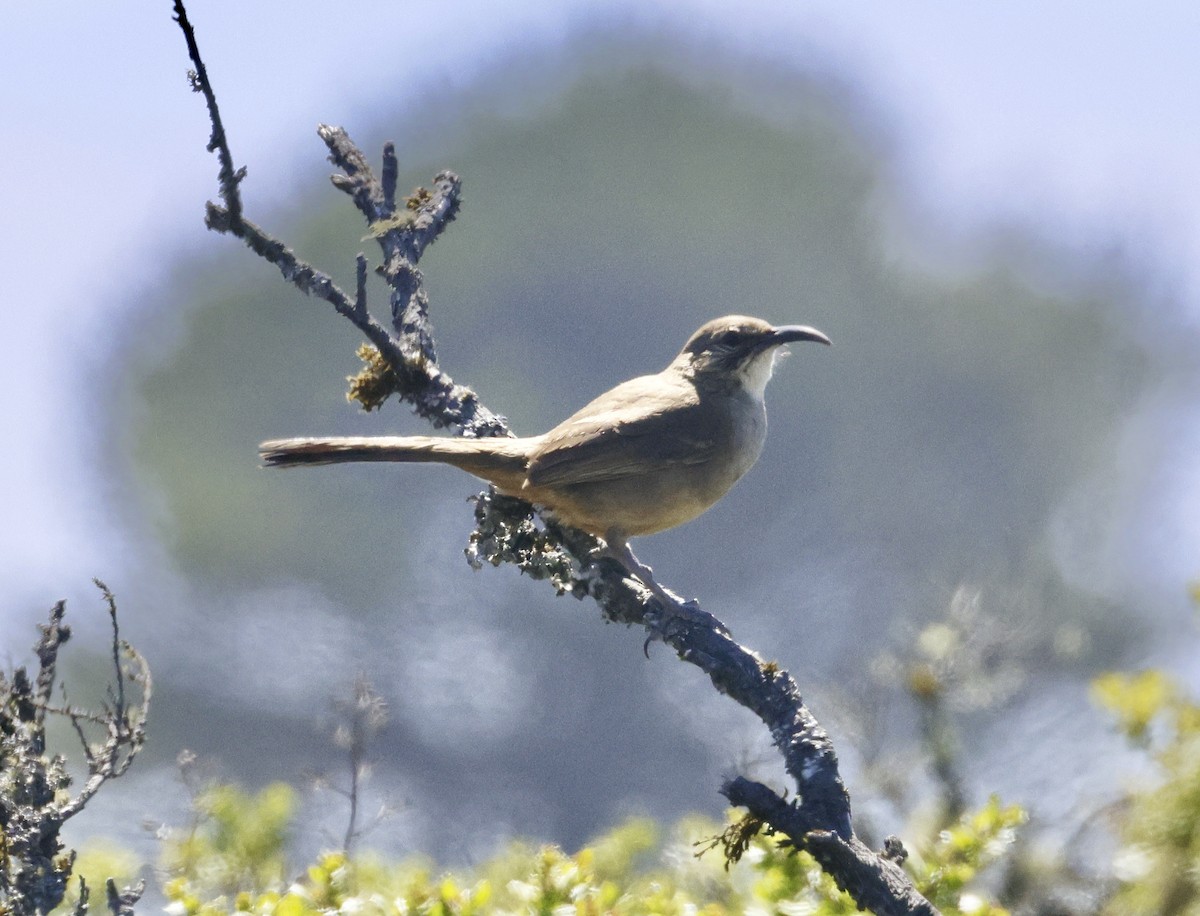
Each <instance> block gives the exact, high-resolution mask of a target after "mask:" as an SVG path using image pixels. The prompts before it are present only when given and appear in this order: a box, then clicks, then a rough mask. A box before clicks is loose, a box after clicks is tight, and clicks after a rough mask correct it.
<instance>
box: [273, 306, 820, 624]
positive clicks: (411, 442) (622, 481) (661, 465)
mask: <svg viewBox="0 0 1200 916" xmlns="http://www.w3.org/2000/svg"><path fill="white" fill-rule="evenodd" d="M800 340H815V341H819V342H820V343H823V344H828V343H829V338H828V337H826V336H825V335H824V334H822V333H821V332H820V331H818V330H816V329H814V328H810V327H804V326H801V325H786V326H783V327H772V326H771V325H770V324H768V323H767V322H765V321H763V320H762V319H760V318H748V317H746V316H744V315H727V316H725V317H724V318H716V319H714V320H712V321H710V322H708V324H706V325H704V326H703V327H702V328H700V330H698V331H696V333H695V334H693V335H692V336H691V338H690V339H689V340H688V342H687V343H686V344H684V347H683V349H682V350H681V351H680V353H679V355H678V356H676V357H675V359H674V360H673V361H672V362H671V365H669V366H667V368H666V369H664V370H663V371H662V372H660V373H658V374H657V375H644V376H641V377H639V378H635V379H630V380H629V381H628V382H622V383H621V384H620V385H617V386H616V387H615V388H613V389H612V390H610V391H606V392H605V393H604V394H602V395H600V396H599V397H598V398H596V399H595V400H594V401H592V402H591V403H590V404H588V405H587V406H586V407H584V408H583V409H582V410H580V411H579V412H578V413H576V414H574V415H573V416H571V417H568V418H567V419H566V420H564V421H563V422H562V423H560V424H559V425H558V426H556V427H554V428H553V429H552V430H550V431H549V432H548V433H545V434H544V435H541V436H527V437H523V438H515V439H501V438H490V439H467V438H461V437H460V438H447V437H435V436H380V437H369V438H368V437H356V436H345V437H336V438H323V439H315V438H314V439H276V440H272V441H270V442H264V443H263V444H262V445H260V446H259V452H260V453H261V455H262V458H263V461H264V463H265V464H266V465H267V466H268V467H291V466H295V465H302V464H336V463H339V462H343V461H406V462H407V461H413V462H430V461H432V462H440V463H442V464H450V465H453V466H454V467H457V468H461V469H462V470H464V471H466V472H467V473H469V474H474V475H475V476H476V477H481V478H483V479H484V480H486V481H488V482H489V483H490V484H492V485H493V486H494V487H495V488H496V489H497V490H499V491H500V492H501V493H505V494H508V495H510V496H516V497H519V498H521V499H524V500H527V501H528V502H531V503H535V504H537V505H540V506H544V507H546V508H548V509H550V510H552V511H553V513H554V515H555V516H556V517H557V518H559V519H561V520H562V521H563V522H565V523H566V524H568V525H572V526H574V527H576V528H581V529H583V530H584V531H586V532H588V533H589V534H592V535H595V536H597V537H600V538H603V539H604V542H605V544H606V545H607V548H608V550H607V553H608V555H610V556H612V557H613V558H614V559H617V560H618V561H619V562H621V563H622V564H623V565H624V566H625V567H626V569H628V570H629V571H630V572H631V573H632V574H634V575H636V576H637V577H638V579H640V580H641V581H642V582H643V584H645V585H646V587H647V588H649V589H650V590H651V591H652V592H653V593H654V594H656V595H658V596H659V598H661V599H663V600H664V601H666V602H668V605H674V606H676V607H678V606H679V605H680V601H679V599H678V598H677V597H676V596H674V595H671V594H670V593H668V592H666V591H665V590H664V589H662V588H661V587H660V586H659V585H658V584H657V583H656V582H655V581H654V578H653V576H652V574H651V570H650V568H649V567H647V566H645V565H644V564H642V563H641V562H640V561H639V560H638V559H637V558H636V557H635V556H634V555H633V553H632V551H631V550H630V549H629V543H628V539H629V538H630V537H634V536H637V535H641V534H653V533H654V532H656V531H662V530H664V529H666V528H673V527H674V526H676V525H681V524H683V523H684V522H686V521H690V520H691V519H693V518H695V517H696V516H697V515H700V513H702V512H704V511H705V510H706V509H708V508H709V507H710V506H711V505H713V503H715V502H716V501H717V500H719V499H720V498H721V497H722V496H724V495H725V494H726V493H727V492H728V491H729V488H730V487H732V486H733V485H734V483H736V482H737V480H738V479H739V478H740V477H741V476H742V475H743V474H745V473H746V471H748V470H749V469H750V467H751V465H753V464H754V462H755V461H756V460H758V456H759V453H760V452H761V451H762V447H763V441H764V440H765V439H766V435H767V411H766V406H765V405H764V403H763V391H764V389H765V388H766V386H767V382H768V381H769V380H770V378H771V371H772V369H773V368H774V366H775V360H776V357H777V355H778V353H779V349H778V348H779V347H780V346H782V345H783V344H786V343H791V342H792V341H800ZM667 610H668V612H672V613H673V612H676V610H675V607H670V606H669V607H668V608H667Z"/></svg>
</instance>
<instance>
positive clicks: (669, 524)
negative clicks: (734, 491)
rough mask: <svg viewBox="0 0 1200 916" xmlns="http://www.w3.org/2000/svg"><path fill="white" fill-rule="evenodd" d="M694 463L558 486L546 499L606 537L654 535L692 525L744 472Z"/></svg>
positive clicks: (567, 518) (577, 524)
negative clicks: (610, 533)
mask: <svg viewBox="0 0 1200 916" xmlns="http://www.w3.org/2000/svg"><path fill="white" fill-rule="evenodd" d="M714 464H715V463H707V464H703V465H689V466H681V467H675V468H672V469H670V470H669V471H656V472H650V473H646V474H641V475H638V476H637V477H625V478H621V479H618V480H604V481H594V482H591V483H581V484H573V485H570V486H563V487H558V488H556V492H555V493H554V494H553V496H551V497H549V498H547V499H546V500H545V503H546V505H548V506H550V508H552V509H554V510H555V512H556V513H557V514H558V516H559V517H560V518H562V519H563V521H565V522H566V523H567V524H569V525H573V526H574V527H576V528H582V529H583V530H584V531H588V532H590V533H592V534H595V535H598V536H600V537H604V536H605V535H606V534H608V533H609V532H612V531H614V530H615V531H619V532H621V533H622V534H624V535H625V536H626V537H636V536H638V535H643V534H653V533H655V532H656V531H664V530H666V529H667V528H674V527H675V526H676V525H682V524H683V523H684V522H688V521H691V520H692V519H694V518H695V517H696V516H698V515H700V514H701V513H703V512H704V511H705V510H707V509H708V508H709V507H710V506H712V505H713V503H715V502H716V501H717V500H719V499H720V498H721V497H722V496H724V495H725V494H726V493H727V492H728V491H729V488H730V487H731V486H733V484H734V483H736V482H737V479H738V477H740V476H741V473H743V472H744V469H742V468H738V467H736V466H735V465H731V464H729V463H722V464H721V466H719V467H716V466H713V465H714Z"/></svg>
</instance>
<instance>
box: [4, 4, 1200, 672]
mask: <svg viewBox="0 0 1200 916" xmlns="http://www.w3.org/2000/svg"><path fill="white" fill-rule="evenodd" d="M338 9H345V7H340V8H339V7H337V6H336V5H334V4H317V3H288V4H281V3H260V4H233V3H230V2H228V0H222V2H211V0H210V2H204V0H194V2H193V4H192V7H191V15H192V18H193V20H194V22H195V23H196V25H197V28H198V30H199V35H200V40H201V44H202V47H203V49H204V51H205V55H206V58H207V61H208V64H209V66H210V68H211V70H212V72H213V75H214V78H215V81H216V85H217V89H218V93H219V95H220V99H221V102H222V106H223V111H224V115H225V118H226V121H227V124H228V126H229V128H230V130H231V133H232V136H233V138H234V140H233V144H234V152H235V155H236V156H237V157H238V158H239V161H240V162H241V163H244V164H248V165H249V167H250V170H251V177H250V181H249V182H248V184H247V185H246V194H247V197H248V199H249V205H250V207H251V208H252V210H253V209H257V211H258V212H261V210H262V209H264V208H266V207H270V206H272V205H282V204H286V203H287V201H288V195H289V194H291V193H293V192H295V191H296V190H297V189H298V187H300V186H301V181H302V180H304V181H307V180H308V177H309V176H314V175H316V176H319V175H321V174H322V173H323V171H324V167H323V162H322V152H323V151H322V150H321V148H320V147H319V145H318V143H317V142H316V141H315V138H314V135H313V127H314V125H315V124H316V123H317V122H318V121H331V122H334V123H341V124H344V125H345V126H347V127H348V128H349V129H350V130H351V132H352V133H354V132H355V130H356V128H359V129H360V130H362V131H365V130H366V128H367V127H368V126H369V125H370V124H371V120H372V119H371V112H372V111H374V110H377V109H379V108H380V107H382V106H385V105H394V104H395V103H396V102H398V101H402V100H403V99H405V98H406V97H408V96H409V95H411V94H414V93H422V92H428V91H431V89H432V91H437V90H438V89H439V88H441V87H446V86H450V87H457V86H464V85H467V84H469V83H470V81H471V79H472V77H473V75H474V74H475V73H477V72H478V70H479V68H480V67H482V66H484V65H485V64H486V63H487V62H488V61H489V60H490V59H492V58H494V57H496V56H500V55H507V54H510V53H512V51H513V49H514V48H517V47H529V46H548V45H553V44H555V43H557V42H559V41H561V40H562V39H563V37H564V36H566V35H568V34H570V33H572V32H574V31H576V30H578V29H580V28H582V27H583V26H584V25H586V24H587V23H588V21H589V20H591V19H593V18H599V19H602V20H604V21H605V22H606V23H608V24H609V26H610V27H611V26H612V25H613V24H614V23H623V22H627V23H629V25H630V27H631V28H633V27H640V28H648V29H663V30H673V31H680V32H682V33H685V34H687V35H689V36H691V37H692V38H693V39H694V40H695V41H697V42H713V43H726V42H727V43H732V44H734V45H736V46H738V47H740V48H743V49H752V50H753V51H754V52H756V53H761V54H762V55H764V56H766V57H771V58H782V59H787V60H789V61H802V62H804V65H805V66H807V67H809V68H810V69H811V70H812V71H813V72H815V73H818V74H828V75H829V77H830V78H831V79H833V80H836V81H837V82H839V83H841V84H843V85H845V86H847V87H848V88H849V89H850V91H851V92H853V93H854V94H855V95H856V96H857V97H858V99H859V100H860V102H861V103H862V104H863V105H864V106H865V108H866V109H867V110H868V111H869V112H870V113H871V114H872V115H874V116H876V117H877V118H879V119H880V121H881V123H882V124H883V130H884V135H885V137H886V139H887V142H888V143H889V144H890V145H891V162H892V166H891V167H892V169H893V172H894V174H893V176H892V177H893V178H894V180H895V182H896V185H897V187H898V189H899V193H898V197H899V199H900V200H901V201H903V210H904V212H903V213H901V214H898V215H897V226H898V227H899V228H898V229H897V231H896V232H895V233H894V235H895V237H896V239H897V245H898V246H899V247H902V248H903V250H904V252H905V254H907V255H909V256H912V257H916V258H920V259H925V260H928V261H930V262H931V263H935V264H939V265H941V266H943V267H946V268H947V269H951V268H952V267H953V265H954V264H956V263H961V262H963V261H969V259H970V257H971V254H972V251H973V248H974V245H975V242H976V240H977V239H979V238H980V237H981V236H983V235H986V233H987V231H988V229H989V227H991V226H993V225H995V224H996V223H997V222H1004V221H1016V222H1019V223H1021V224H1022V225H1026V226H1032V227H1035V228H1036V229H1037V231H1038V232H1040V233H1043V234H1045V235H1047V236H1049V237H1051V238H1054V239H1056V240H1057V241H1058V242H1059V243H1060V244H1062V245H1064V246H1065V247H1066V248H1067V249H1078V250H1080V251H1085V252H1086V251H1095V250H1101V251H1102V250H1107V249H1109V248H1117V249H1121V250H1123V251H1125V252H1127V253H1128V255H1129V256H1130V257H1132V258H1133V260H1134V261H1135V263H1140V264H1142V265H1144V267H1145V269H1146V270H1147V272H1148V275H1149V276H1150V277H1151V278H1153V279H1152V283H1153V284H1154V285H1155V286H1156V287H1159V288H1161V292H1162V296H1163V300H1162V301H1163V314H1162V315H1160V316H1157V317H1156V321H1155V323H1154V326H1155V327H1156V328H1159V329H1160V330H1161V329H1162V328H1167V329H1171V328H1176V329H1178V330H1179V331H1180V332H1181V333H1183V334H1184V335H1185V337H1184V339H1187V335H1195V334H1196V333H1197V330H1198V329H1200V266H1198V265H1200V180H1198V179H1197V163H1200V119H1197V118H1196V117H1195V99H1197V98H1200V59H1198V58H1197V55H1196V53H1195V46H1196V39H1197V36H1198V35H1200V7H1196V6H1195V5H1193V4H1190V3H1185V2H1173V3H1169V2H1161V3H1154V4H1147V5H1143V6H1140V7H1138V8H1136V10H1135V9H1134V8H1132V7H1130V6H1129V5H1127V4H1122V3H1115V2H1101V3H1096V2H1089V3H1082V2H1060V3H1054V4H1043V3H1034V2H1032V0H1022V2H1006V3H1003V4H963V3H955V2H948V0H947V2H937V3H932V2H931V3H916V4H904V5H900V4H894V3H885V2H859V3H853V4H847V3H844V2H834V0H820V2H811V3H806V4H796V3H791V2H789V3H756V2H742V3H738V4H729V3H725V2H716V0H710V2H704V0H681V2H674V3H670V4H666V3H660V4H648V3H646V2H644V0H642V2H613V0H574V2H563V3H556V4H549V3H537V2H511V3H506V4H503V9H502V8H501V5H500V4H489V3H472V2H444V0H439V2H412V3H405V4H402V5H397V4H395V3H384V2H364V3H357V4H354V5H353V10H354V17H353V18H351V17H350V16H347V15H343V14H342V13H340V12H335V10H338ZM357 23H368V24H370V27H369V30H368V31H369V33H370V34H369V38H368V40H366V41H364V40H363V38H362V36H361V35H360V34H359V32H358V31H357ZM385 26H386V27H388V28H390V29H394V35H391V36H388V37H387V38H386V40H378V36H379V34H380V32H381V30H382V29H383V28H384V27H385ZM385 34H386V33H385ZM318 46H319V51H317V50H315V49H316V48H317V47H318ZM0 47H2V48H3V53H2V54H0V116H3V120H4V124H5V127H6V132H7V137H6V142H5V143H4V144H3V148H2V150H0V201H2V202H3V205H2V206H0V251H2V252H3V254H0V265H2V267H3V276H4V294H5V298H6V300H7V301H6V303H5V306H6V307H5V308H3V309H0V415H2V416H3V417H4V422H5V427H6V429H7V434H8V439H9V442H10V447H9V448H8V449H5V450H4V454H3V456H2V457H0V480H3V481H4V487H3V497H2V498H3V518H4V521H3V523H2V525H0V582H2V583H3V593H2V594H0V598H2V599H3V603H4V604H5V605H6V607H5V611H4V612H5V614H9V613H11V612H12V611H14V610H16V609H17V608H20V609H22V610H24V609H25V608H26V607H28V608H29V609H30V610H31V611H32V610H33V609H35V608H41V607H43V606H45V605H47V604H49V603H50V601H51V600H53V599H54V598H57V597H61V596H64V595H65V596H68V597H73V596H83V595H87V594H88V590H89V589H90V586H89V585H88V581H89V579H90V576H91V575H93V574H94V573H96V572H97V571H103V572H104V573H105V575H110V576H113V577H114V578H118V577H119V576H120V574H121V571H122V569H123V563H124V562H125V561H124V559H123V557H124V545H125V540H124V536H123V534H122V531H121V528H120V524H119V523H118V521H117V520H116V518H115V515H114V513H113V511H112V494H109V493H106V492H105V490H104V484H103V482H102V481H101V480H100V479H98V477H97V476H96V475H95V474H94V473H93V471H92V467H93V465H94V464H95V458H94V456H95V455H96V454H97V450H98V449H99V448H100V444H101V442H102V441H103V440H102V437H101V436H100V434H99V433H98V431H96V430H95V429H94V428H93V426H92V424H91V423H90V419H89V418H90V417H91V416H92V414H93V412H94V408H95V404H94V402H93V401H91V400H90V397H89V391H88V382H87V378H88V376H87V372H88V371H89V370H91V369H94V368H95V367H98V366H101V365H103V361H104V359H105V358H106V356H107V354H108V353H109V352H111V348H112V346H113V342H114V339H115V336H114V335H118V334H123V333H128V327H129V326H128V324H127V323H126V322H127V319H128V318H129V317H130V316H131V315H136V312H137V309H138V306H139V300H140V299H142V298H144V297H145V296H146V293H147V291H148V290H150V289H152V288H153V286H154V285H155V284H156V283H160V282H162V281H163V280H164V278H165V275H166V274H165V271H166V270H167V269H168V268H169V266H170V264H171V261H172V258H174V257H175V256H176V255H178V254H179V253H180V252H181V251H182V252H199V253H208V252H213V253H215V252H218V251H223V250H225V249H226V248H227V245H228V243H227V242H226V241H225V240H220V239H217V238H215V237H214V236H211V235H209V234H207V233H206V232H205V231H204V229H203V226H202V225H201V216H202V204H203V201H204V200H205V199H206V198H208V197H210V196H212V194H213V192H214V189H215V181H214V176H215V170H216V166H215V162H214V161H213V159H212V157H210V156H209V155H207V154H206V153H205V152H204V150H203V145H204V141H205V139H206V136H207V122H206V119H205V115H204V112H203V110H202V105H201V102H200V99H199V97H197V96H193V95H192V94H191V93H190V92H189V91H188V88H187V84H186V81H185V78H184V71H185V70H186V68H187V60H186V56H185V53H184V48H183V43H182V39H181V36H180V34H179V32H178V30H177V29H176V28H175V26H174V24H173V23H172V22H171V19H170V4H169V3H167V2H165V0H162V2H159V3H154V4H151V3H139V4H113V5H108V6H107V7H105V6H102V5H96V4H34V3H20V4H18V3H8V4H4V5H3V7H0ZM267 99H269V100H270V102H269V103H264V100H267ZM297 176H305V177H304V178H303V179H301V178H299V177H297ZM305 193H307V190H306V191H305ZM900 240H903V242H901V241H900ZM1193 339H1194V338H1193ZM1187 406H1188V405H1187V398H1186V396H1181V395H1180V394H1179V393H1176V394H1175V396H1174V400H1173V401H1171V402H1170V404H1168V405H1167V406H1165V407H1164V408H1163V410H1166V411H1168V413H1167V415H1166V418H1165V420H1163V419H1162V418H1160V420H1161V422H1165V423H1167V424H1174V426H1173V427H1172V429H1173V431H1172V434H1171V437H1170V440H1171V441H1169V442H1167V443H1165V444H1164V446H1163V447H1164V448H1166V449H1168V451H1170V452H1171V453H1172V454H1174V455H1175V456H1176V457H1177V459H1178V460H1173V461H1167V462H1165V463H1164V468H1165V469H1167V470H1164V474H1165V475H1167V478H1168V479H1167V480H1166V481H1165V483H1166V484H1167V485H1168V486H1169V488H1170V494H1171V498H1170V500H1169V504H1168V505H1165V506H1163V507H1162V508H1161V511H1163V512H1165V513H1167V514H1168V515H1171V513H1174V515H1173V516H1171V517H1170V518H1167V519H1166V522H1167V524H1166V527H1165V529H1164V531H1165V532H1166V534H1164V541H1169V544H1166V545H1165V547H1166V549H1168V550H1171V551H1175V553H1177V554H1178V557H1179V559H1178V565H1179V566H1180V571H1181V572H1182V571H1183V564H1184V563H1186V562H1188V561H1187V560H1186V557H1187V556H1191V557H1193V558H1194V557H1195V556H1196V555H1197V553H1198V551H1197V549H1196V545H1197V544H1198V543H1200V530H1198V529H1200V523H1197V522H1195V521H1191V519H1192V518H1194V517H1197V516H1200V511H1193V510H1195V508H1196V507H1197V506H1200V471H1197V470H1195V469H1194V468H1193V469H1192V470H1190V471H1189V470H1188V462H1187V461H1186V460H1184V459H1185V458H1186V456H1187V455H1188V454H1197V453H1200V419H1198V417H1197V412H1196V411H1195V410H1194V409H1191V410H1189V409H1187ZM1175 516H1178V517H1175ZM1191 562H1192V563H1194V564H1196V565H1200V561H1196V560H1194V559H1193V560H1192V561H1191ZM89 600H90V597H89ZM24 642H25V638H24V637H22V639H21V641H20V644H19V645H21V646H23V644H24ZM3 648H6V649H7V650H8V651H10V652H11V651H20V650H19V648H17V647H12V646H3Z"/></svg>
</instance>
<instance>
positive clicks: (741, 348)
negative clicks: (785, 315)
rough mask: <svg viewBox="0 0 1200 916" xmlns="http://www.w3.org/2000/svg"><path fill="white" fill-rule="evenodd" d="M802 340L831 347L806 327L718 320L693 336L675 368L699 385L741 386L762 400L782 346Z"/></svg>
mask: <svg viewBox="0 0 1200 916" xmlns="http://www.w3.org/2000/svg"><path fill="white" fill-rule="evenodd" d="M799 340H815V341H817V342H818V343H823V344H828V343H829V342H830V341H829V338H828V337H826V336H825V335H824V334H822V333H821V332H820V331H818V330H817V329H816V328H810V327H807V326H806V325H799V324H789V325H781V326H780V327H775V326H774V325H771V324H769V323H768V322H766V321H763V320H762V319H761V318H750V317H748V316H746V315H726V316H725V317H724V318H714V319H713V320H712V321H710V322H708V324H706V325H704V326H703V327H701V328H700V330H698V331H697V332H696V333H695V334H693V335H692V336H691V338H690V339H689V340H688V342H687V343H686V344H684V346H683V350H682V351H680V353H679V356H677V357H676V358H675V362H674V364H673V365H676V366H679V367H680V368H681V369H683V370H684V371H686V372H688V373H689V374H690V375H691V376H692V377H693V378H694V379H695V380H696V381H697V382H698V383H703V382H706V381H707V382H712V383H714V384H729V383H740V384H741V385H743V386H744V387H745V388H746V390H747V391H749V392H750V393H751V394H754V395H756V396H757V397H760V398H761V397H762V395H763V391H764V390H765V389H766V387H767V382H768V381H770V379H771V372H772V370H773V369H774V368H775V359H776V357H778V356H779V353H780V349H779V348H780V347H782V346H783V345H784V344H789V343H793V342H795V341H799Z"/></svg>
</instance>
